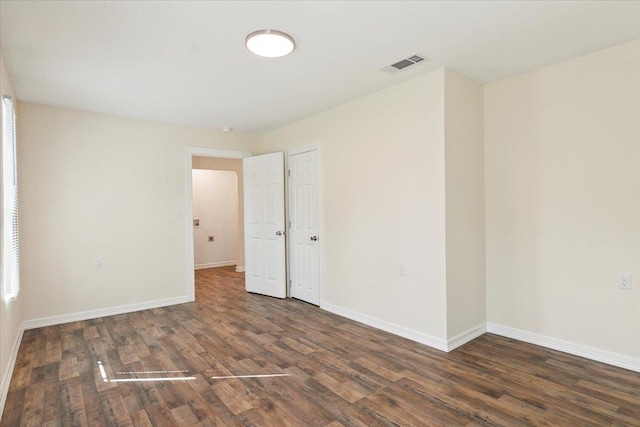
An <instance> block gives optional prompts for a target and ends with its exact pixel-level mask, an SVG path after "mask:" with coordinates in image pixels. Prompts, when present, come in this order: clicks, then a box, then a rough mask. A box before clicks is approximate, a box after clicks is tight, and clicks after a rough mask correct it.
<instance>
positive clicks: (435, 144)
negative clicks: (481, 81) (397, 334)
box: [260, 70, 446, 340]
mask: <svg viewBox="0 0 640 427" xmlns="http://www.w3.org/2000/svg"><path fill="white" fill-rule="evenodd" d="M318 141H321V142H322V151H321V153H322V156H323V157H322V168H323V183H322V197H323V201H324V212H323V217H324V235H323V236H320V239H321V241H322V250H323V253H322V257H323V259H324V270H323V278H324V279H323V286H324V289H323V295H324V296H323V298H324V301H323V302H321V306H324V307H325V308H328V307H333V308H339V309H340V311H342V312H344V311H345V310H346V311H347V312H350V313H356V314H358V315H364V316H367V317H368V318H372V319H375V320H376V321H382V322H386V323H387V324H392V325H397V326H400V327H402V328H404V329H405V330H412V331H417V332H418V333H421V334H425V335H427V336H430V337H435V338H436V339H441V340H444V339H446V299H445V298H446V289H445V287H446V285H445V265H446V263H445V234H444V233H445V194H444V189H445V183H444V178H445V174H444V71H443V70H437V71H434V72H432V73H429V74H425V75H422V76H419V77H417V78H414V79H411V80H409V81H405V82H403V83H400V84H398V85H395V86H393V87H390V88H387V89H384V90H381V91H379V92H376V93H373V94H371V95H368V96H365V97H362V98H360V99H357V100H354V101H352V102H349V103H346V104H344V105H341V106H339V107H336V108H334V109H331V110H328V111H326V112H323V113H320V114H317V115H314V116H312V117H309V118H307V119H304V120H301V121H299V122H296V123H293V124H291V125H289V126H285V127H283V128H281V129H278V130H276V131H273V132H269V133H267V134H264V135H261V136H260V151H261V152H262V153H269V152H275V151H283V150H286V149H287V148H290V147H295V146H300V145H304V144H309V143H315V142H318ZM400 265H404V266H405V267H406V275H405V276H401V275H399V267H400Z"/></svg>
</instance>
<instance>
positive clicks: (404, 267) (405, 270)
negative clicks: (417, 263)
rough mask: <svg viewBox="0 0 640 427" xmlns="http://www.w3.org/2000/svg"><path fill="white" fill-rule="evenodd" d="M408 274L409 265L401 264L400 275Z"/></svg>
mask: <svg viewBox="0 0 640 427" xmlns="http://www.w3.org/2000/svg"><path fill="white" fill-rule="evenodd" d="M406 275H407V267H406V266H405V265H404V264H400V265H399V266H398V276H406Z"/></svg>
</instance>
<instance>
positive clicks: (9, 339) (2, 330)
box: [0, 52, 25, 417]
mask: <svg viewBox="0 0 640 427" xmlns="http://www.w3.org/2000/svg"><path fill="white" fill-rule="evenodd" d="M4 95H7V96H10V97H11V98H12V99H13V100H14V102H16V101H17V100H16V94H15V92H14V91H13V86H12V84H11V79H10V78H9V74H8V73H7V68H6V66H5V63H4V57H3V56H2V53H1V52H0V98H1V97H2V96H4ZM2 122H3V121H2V120H1V119H0V139H1V138H2V136H1V135H2ZM17 138H18V139H19V140H21V139H22V136H21V135H20V134H19V133H17ZM21 155H22V152H21V151H18V156H21ZM1 156H2V150H0V159H1ZM1 168H2V162H1V161H0V181H1V180H2V170H1ZM19 172H20V175H19V177H18V180H19V181H20V180H23V179H24V176H23V174H22V173H21V172H22V171H19ZM1 191H2V185H0V192H1ZM18 197H21V195H19V196H18ZM23 212H24V210H23V209H22V206H20V214H22V213H23ZM1 213H2V203H0V233H2V230H3V229H4V226H3V225H2V224H1V221H2V218H3V215H1ZM20 221H22V217H20ZM0 241H1V240H0ZM0 251H2V245H0ZM21 252H24V248H21ZM0 253H1V252H0ZM0 259H2V258H1V257H0ZM3 268H4V267H3ZM21 270H24V265H23V266H22V268H21ZM24 300H25V297H24V290H22V291H21V292H20V294H19V295H18V298H17V299H15V300H13V301H3V300H2V298H0V393H2V391H3V390H5V386H6V388H7V389H8V382H7V381H8V380H9V378H8V377H7V375H8V369H9V359H10V358H11V351H12V350H13V345H14V343H15V341H16V338H17V336H18V333H19V331H20V324H21V323H22V321H23V320H24V316H23V306H24ZM2 397H4V396H2ZM3 406H4V400H2V402H0V417H2V407H3Z"/></svg>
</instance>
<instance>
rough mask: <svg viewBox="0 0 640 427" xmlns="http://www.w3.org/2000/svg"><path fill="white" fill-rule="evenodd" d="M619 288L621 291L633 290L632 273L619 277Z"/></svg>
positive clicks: (621, 274)
mask: <svg viewBox="0 0 640 427" xmlns="http://www.w3.org/2000/svg"><path fill="white" fill-rule="evenodd" d="M618 287H619V288H620V289H626V290H631V273H620V275H619V276H618Z"/></svg>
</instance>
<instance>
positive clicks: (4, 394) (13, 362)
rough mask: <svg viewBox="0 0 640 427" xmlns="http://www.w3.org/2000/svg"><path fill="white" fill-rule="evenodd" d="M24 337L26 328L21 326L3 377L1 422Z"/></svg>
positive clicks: (0, 394)
mask: <svg viewBox="0 0 640 427" xmlns="http://www.w3.org/2000/svg"><path fill="white" fill-rule="evenodd" d="M23 335H24V326H23V325H20V330H19V331H18V335H17V336H16V340H15V341H14V343H13V349H12V350H11V356H10V357H9V361H8V363H7V369H6V370H5V371H4V375H2V382H1V383H0V420H1V419H2V413H3V411H4V404H5V402H6V401H7V394H8V393H9V384H10V383H11V377H12V376H13V369H14V368H15V366H16V359H17V358H18V350H19V349H20V343H21V342H22V336H23Z"/></svg>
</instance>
